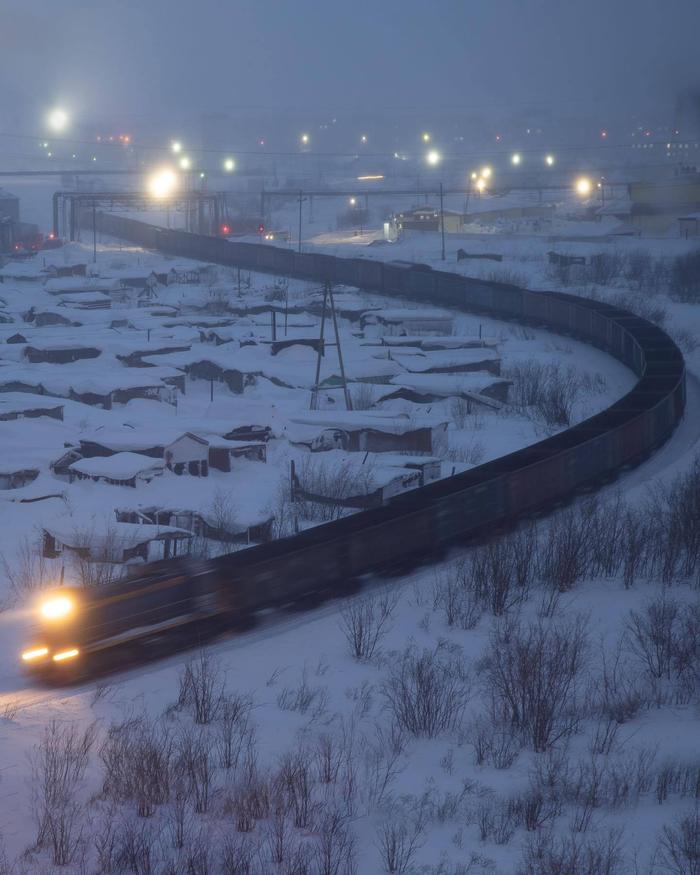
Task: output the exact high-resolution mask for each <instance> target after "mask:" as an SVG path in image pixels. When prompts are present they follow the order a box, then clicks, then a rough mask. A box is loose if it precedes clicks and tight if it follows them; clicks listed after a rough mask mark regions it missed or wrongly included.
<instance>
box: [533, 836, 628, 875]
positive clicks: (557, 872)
mask: <svg viewBox="0 0 700 875" xmlns="http://www.w3.org/2000/svg"><path fill="white" fill-rule="evenodd" d="M624 872H625V857H624V852H623V848H622V836H621V833H620V832H619V831H617V830H609V831H608V832H607V833H605V834H604V835H602V836H598V837H592V838H584V837H582V836H577V835H568V836H567V835H564V836H558V835H556V834H555V833H554V832H551V831H541V832H539V833H537V834H535V836H534V837H533V838H532V839H531V840H530V841H529V842H528V844H527V845H526V846H525V850H524V853H523V860H522V863H521V864H520V867H519V868H518V870H517V875H623V873H624Z"/></svg>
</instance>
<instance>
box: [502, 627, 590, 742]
mask: <svg viewBox="0 0 700 875" xmlns="http://www.w3.org/2000/svg"><path fill="white" fill-rule="evenodd" d="M586 656H587V637H586V633H585V623H584V620H583V618H581V617H579V618H577V619H575V620H573V621H569V622H566V623H558V624H549V625H545V624H543V623H541V622H538V623H535V624H533V625H530V626H528V627H523V626H522V624H521V623H520V622H518V621H507V620H506V621H502V622H500V623H497V624H495V626H494V630H493V632H492V634H491V644H490V647H489V650H488V654H487V657H486V663H485V677H486V683H487V692H488V694H489V695H490V696H491V697H492V700H493V702H494V707H495V711H496V713H497V714H499V715H502V719H504V720H505V721H507V722H508V723H509V724H510V725H511V726H512V727H513V728H514V729H515V730H517V731H519V732H520V733H522V735H523V737H524V739H526V740H527V741H528V742H529V743H530V744H531V745H532V747H533V749H534V750H536V751H544V750H546V749H547V748H548V747H550V746H551V745H553V744H555V743H556V742H557V741H558V740H560V739H562V738H564V737H566V736H567V735H569V734H570V733H571V732H573V730H574V729H575V727H576V726H577V725H578V721H579V699H580V690H579V686H580V677H579V676H580V673H581V671H582V669H583V667H584V665H585V661H586Z"/></svg>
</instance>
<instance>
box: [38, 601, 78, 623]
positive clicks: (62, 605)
mask: <svg viewBox="0 0 700 875" xmlns="http://www.w3.org/2000/svg"><path fill="white" fill-rule="evenodd" d="M73 608H74V605H73V602H72V601H71V599H69V598H68V597H67V596H64V595H62V596H54V597H53V598H50V599H47V600H46V601H45V602H43V604H42V605H41V607H40V608H39V610H40V611H41V616H42V617H43V618H44V619H45V620H62V619H64V617H67V616H68V615H69V614H70V613H72V611H73Z"/></svg>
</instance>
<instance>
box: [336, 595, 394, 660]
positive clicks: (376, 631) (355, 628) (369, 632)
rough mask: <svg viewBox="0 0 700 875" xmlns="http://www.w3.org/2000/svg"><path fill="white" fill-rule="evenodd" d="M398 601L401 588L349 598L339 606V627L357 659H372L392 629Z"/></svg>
mask: <svg viewBox="0 0 700 875" xmlns="http://www.w3.org/2000/svg"><path fill="white" fill-rule="evenodd" d="M398 602H399V593H398V592H389V591H388V590H385V591H384V592H383V593H381V594H380V595H378V596H372V595H370V596H362V597H360V598H354V599H349V600H348V601H347V602H345V604H344V605H343V606H342V607H341V609H340V617H341V620H340V628H341V631H342V632H343V635H344V636H345V640H346V641H347V642H348V647H349V649H350V653H351V654H352V656H353V657H354V658H355V659H358V660H361V659H365V660H368V659H372V657H373V656H374V654H375V652H376V649H377V645H378V644H379V642H380V641H381V640H382V638H384V636H385V635H386V634H387V632H388V631H389V629H388V623H389V621H390V619H391V616H392V614H393V612H394V609H395V607H396V605H397V604H398Z"/></svg>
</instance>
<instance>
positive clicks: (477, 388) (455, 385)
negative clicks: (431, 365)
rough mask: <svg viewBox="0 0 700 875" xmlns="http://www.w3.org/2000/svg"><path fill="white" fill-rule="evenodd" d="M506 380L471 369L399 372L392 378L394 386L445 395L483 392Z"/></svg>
mask: <svg viewBox="0 0 700 875" xmlns="http://www.w3.org/2000/svg"><path fill="white" fill-rule="evenodd" d="M504 382H507V381H506V380H504V379H503V377H494V375H493V374H490V373H488V372H487V371H471V372H470V373H468V374H399V375H398V376H396V377H392V379H391V385H392V386H401V387H403V388H405V389H413V390H414V391H416V392H427V393H429V394H431V395H442V396H445V397H448V396H450V395H460V394H462V393H467V394H472V393H479V392H483V391H484V389H488V388H489V387H490V386H495V385H497V384H499V383H504Z"/></svg>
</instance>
